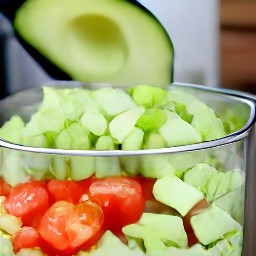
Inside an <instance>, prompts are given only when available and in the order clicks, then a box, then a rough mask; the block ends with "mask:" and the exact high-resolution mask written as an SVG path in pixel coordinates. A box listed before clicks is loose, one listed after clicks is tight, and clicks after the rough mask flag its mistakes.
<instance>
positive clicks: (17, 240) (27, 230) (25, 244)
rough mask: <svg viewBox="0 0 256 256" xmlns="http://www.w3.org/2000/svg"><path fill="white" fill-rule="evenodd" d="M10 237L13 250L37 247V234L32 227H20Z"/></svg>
mask: <svg viewBox="0 0 256 256" xmlns="http://www.w3.org/2000/svg"><path fill="white" fill-rule="evenodd" d="M12 239H13V240H12V244H13V248H14V250H15V251H18V250H20V249H22V248H34V247H39V234H38V232H37V230H36V229H35V228H33V227H26V226H24V227H22V228H21V229H20V230H19V231H18V232H17V233H16V234H14V236H13V237H12Z"/></svg>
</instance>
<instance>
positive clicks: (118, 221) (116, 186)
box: [89, 177, 145, 235]
mask: <svg viewBox="0 0 256 256" xmlns="http://www.w3.org/2000/svg"><path fill="white" fill-rule="evenodd" d="M89 192H90V198H91V200H93V201H94V202H96V203H97V204H98V205H100V206H101V207H102V209H103V212H104V216H105V225H106V228H107V229H109V230H111V231H112V232H114V233H115V234H117V235H118V234H120V232H121V229H122V227H123V226H125V225H127V224H130V223H134V222H136V221H138V220H139V218H140V217H141V215H142V213H143V210H144V205H145V199H144V196H143V191H142V188H141V186H140V184H139V183H138V182H137V181H136V180H135V179H132V178H129V177H107V178H101V179H97V180H95V181H93V182H92V184H91V185H90V187H89Z"/></svg>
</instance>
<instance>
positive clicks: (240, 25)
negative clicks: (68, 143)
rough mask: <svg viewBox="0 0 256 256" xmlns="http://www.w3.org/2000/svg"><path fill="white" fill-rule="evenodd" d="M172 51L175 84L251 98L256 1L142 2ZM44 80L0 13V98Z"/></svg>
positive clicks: (255, 83)
mask: <svg viewBox="0 0 256 256" xmlns="http://www.w3.org/2000/svg"><path fill="white" fill-rule="evenodd" d="M140 2H141V3H142V4H144V5H145V6H146V7H147V8H148V9H149V10H150V11H151V12H153V13H154V14H155V15H156V16H157V18H158V19H159V20H160V21H161V22H162V24H163V25H164V26H165V28H166V30H167V32H168V33H169V35H170V37H171V39H172V41H173V44H174V48H175V63H174V80H175V82H185V83H195V84H202V85H206V86H209V87H224V88H231V89H235V90H242V91H245V92H250V93H253V94H256V0H219V1H218V0H207V1H205V0H193V1H191V0H161V1H157V0H141V1H140ZM47 80H49V77H48V76H47V74H45V73H44V71H43V70H42V69H41V68H40V67H39V66H38V65H37V64H36V63H35V62H34V61H33V59H31V57H30V56H29V55H28V54H27V53H26V52H25V51H24V50H23V49H22V48H21V46H20V45H19V43H18V42H17V40H16V39H15V37H14V35H13V32H12V28H11V26H10V24H9V23H8V22H7V21H6V19H5V18H4V17H3V15H1V13H0V85H1V86H0V98H2V97H5V96H6V95H8V94H10V93H13V92H15V91H17V90H21V89H26V88H30V87H33V86H36V85H40V84H41V83H43V82H45V81H47Z"/></svg>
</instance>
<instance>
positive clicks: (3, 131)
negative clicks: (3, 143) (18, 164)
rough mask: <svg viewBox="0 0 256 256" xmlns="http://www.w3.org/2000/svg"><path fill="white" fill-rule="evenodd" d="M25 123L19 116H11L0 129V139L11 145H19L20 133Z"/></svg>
mask: <svg viewBox="0 0 256 256" xmlns="http://www.w3.org/2000/svg"><path fill="white" fill-rule="evenodd" d="M24 127H25V123H24V122H23V120H22V119H21V118H20V117H19V116H12V117H11V119H10V120H9V121H7V122H5V123H4V124H3V126H2V127H1V128H0V138H1V139H4V140H7V141H10V142H12V143H16V144H19V143H21V133H22V130H23V129H24Z"/></svg>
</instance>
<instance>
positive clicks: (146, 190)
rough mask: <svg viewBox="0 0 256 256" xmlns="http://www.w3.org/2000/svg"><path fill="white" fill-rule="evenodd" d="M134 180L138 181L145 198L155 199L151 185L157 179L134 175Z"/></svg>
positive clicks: (152, 185)
mask: <svg viewBox="0 0 256 256" xmlns="http://www.w3.org/2000/svg"><path fill="white" fill-rule="evenodd" d="M135 180H137V181H138V182H139V183H140V185H141V188H142V192H143V195H144V197H145V200H146V201H155V200H156V199H155V197H154V195H153V187H154V184H155V182H156V180H157V179H155V178H145V177H136V178H135Z"/></svg>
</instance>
